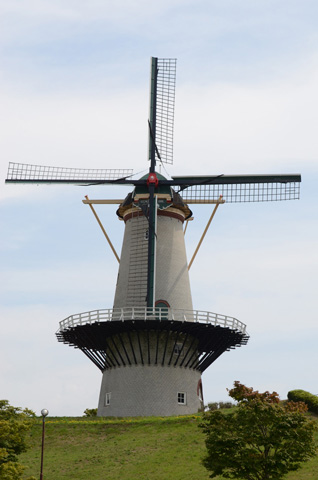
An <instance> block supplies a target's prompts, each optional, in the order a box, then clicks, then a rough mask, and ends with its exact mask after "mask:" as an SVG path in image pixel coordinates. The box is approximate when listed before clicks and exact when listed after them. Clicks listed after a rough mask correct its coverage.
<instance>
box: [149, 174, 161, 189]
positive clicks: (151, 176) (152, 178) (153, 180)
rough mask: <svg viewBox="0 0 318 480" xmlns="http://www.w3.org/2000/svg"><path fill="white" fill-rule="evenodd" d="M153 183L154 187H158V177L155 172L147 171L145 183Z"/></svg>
mask: <svg viewBox="0 0 318 480" xmlns="http://www.w3.org/2000/svg"><path fill="white" fill-rule="evenodd" d="M150 184H151V185H153V184H154V186H155V188H157V187H158V184H159V181H158V178H157V175H156V174H155V173H153V172H152V173H149V176H148V178H147V185H148V187H149V185H150Z"/></svg>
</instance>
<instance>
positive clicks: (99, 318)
mask: <svg viewBox="0 0 318 480" xmlns="http://www.w3.org/2000/svg"><path fill="white" fill-rule="evenodd" d="M127 320H157V321H158V320H159V321H162V320H171V321H178V322H193V323H206V324H210V325H215V326H220V327H224V328H229V329H232V330H236V331H238V332H241V333H243V334H246V325H245V324H244V323H242V322H240V321H239V320H237V319H236V318H233V317H229V316H227V315H222V314H219V313H212V312H205V311H201V310H175V309H172V308H164V307H162V308H161V307H160V308H159V307H155V308H154V309H153V308H148V307H125V308H113V309H112V308H108V309H101V310H91V311H90V312H83V313H77V314H75V315H71V316H69V317H67V318H65V319H64V320H62V321H61V322H60V323H59V325H60V328H59V330H58V331H63V330H66V329H68V328H72V327H76V326H78V325H86V324H92V323H98V322H112V321H113V322H114V321H117V322H118V321H121V322H125V321H127Z"/></svg>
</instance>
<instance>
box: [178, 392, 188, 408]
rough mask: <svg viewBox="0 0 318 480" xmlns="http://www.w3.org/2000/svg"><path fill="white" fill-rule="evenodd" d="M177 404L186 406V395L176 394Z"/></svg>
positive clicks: (182, 393)
mask: <svg viewBox="0 0 318 480" xmlns="http://www.w3.org/2000/svg"><path fill="white" fill-rule="evenodd" d="M178 403H179V405H186V403H187V394H186V393H184V392H178Z"/></svg>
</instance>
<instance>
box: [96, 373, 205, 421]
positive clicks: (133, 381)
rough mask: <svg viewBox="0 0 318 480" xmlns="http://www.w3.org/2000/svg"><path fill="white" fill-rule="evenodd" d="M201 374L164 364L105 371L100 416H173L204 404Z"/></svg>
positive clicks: (99, 409) (100, 399)
mask: <svg viewBox="0 0 318 480" xmlns="http://www.w3.org/2000/svg"><path fill="white" fill-rule="evenodd" d="M201 392H202V388H201V373H200V372H199V371H197V370H193V369H189V368H184V367H174V366H166V365H164V366H162V365H129V366H121V367H119V368H113V369H110V370H106V371H105V372H104V373H103V379H102V385H101V390H100V397H99V403H98V412H97V415H98V416H101V417H109V416H110V417H130V416H170V415H186V414H191V413H197V412H198V410H199V409H200V408H201V407H202V398H201Z"/></svg>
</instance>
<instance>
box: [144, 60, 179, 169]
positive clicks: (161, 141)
mask: <svg viewBox="0 0 318 480" xmlns="http://www.w3.org/2000/svg"><path fill="white" fill-rule="evenodd" d="M176 69H177V60H176V59H175V58H158V59H157V76H156V88H155V91H153V89H151V93H150V95H155V97H156V98H155V105H156V107H155V110H156V111H155V119H154V122H155V125H153V126H152V127H153V130H154V132H155V142H156V146H157V148H158V151H159V154H160V158H159V156H158V154H157V152H156V154H155V158H156V161H161V162H164V163H168V164H170V165H171V164H172V163H173V126H174V105H175V88H176ZM153 100H154V99H151V100H150V101H151V104H152V102H153ZM150 116H151V115H150ZM149 158H150V155H149Z"/></svg>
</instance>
